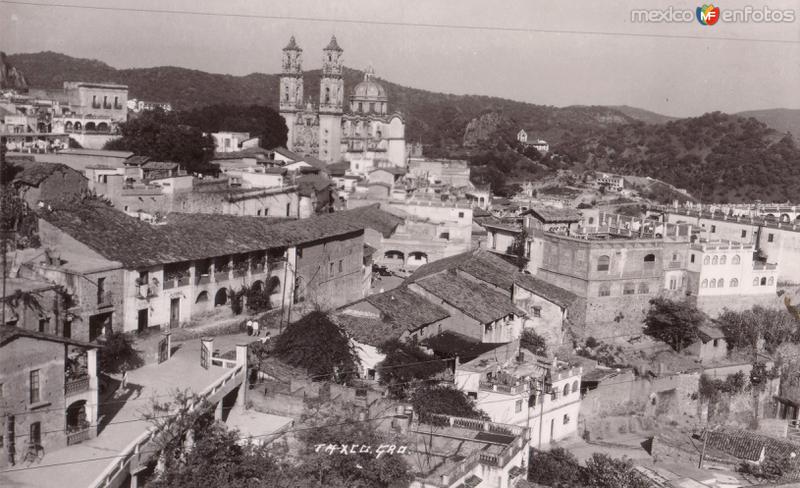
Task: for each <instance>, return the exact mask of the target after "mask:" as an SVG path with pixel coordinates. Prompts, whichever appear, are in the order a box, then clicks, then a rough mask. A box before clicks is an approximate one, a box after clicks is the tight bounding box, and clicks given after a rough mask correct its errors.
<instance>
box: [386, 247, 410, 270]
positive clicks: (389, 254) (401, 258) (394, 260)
mask: <svg viewBox="0 0 800 488" xmlns="http://www.w3.org/2000/svg"><path fill="white" fill-rule="evenodd" d="M383 259H384V261H386V262H387V263H389V264H396V265H398V266H400V265H402V264H404V263H405V262H406V255H405V253H403V252H402V251H398V250H395V249H390V250H388V251H386V252H385V253H383Z"/></svg>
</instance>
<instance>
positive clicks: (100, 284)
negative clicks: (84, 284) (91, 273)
mask: <svg viewBox="0 0 800 488" xmlns="http://www.w3.org/2000/svg"><path fill="white" fill-rule="evenodd" d="M105 293H106V279H105V278H98V279H97V304H98V305H99V304H101V303H103V295H105Z"/></svg>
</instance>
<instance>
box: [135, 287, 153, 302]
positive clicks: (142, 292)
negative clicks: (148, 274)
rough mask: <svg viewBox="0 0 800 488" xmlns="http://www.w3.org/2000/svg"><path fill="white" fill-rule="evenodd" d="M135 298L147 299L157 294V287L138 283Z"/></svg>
mask: <svg viewBox="0 0 800 488" xmlns="http://www.w3.org/2000/svg"><path fill="white" fill-rule="evenodd" d="M138 287H139V290H138V292H137V294H136V296H137V298H141V299H144V300H146V299H148V298H153V297H155V296H158V288H157V287H155V286H152V285H138Z"/></svg>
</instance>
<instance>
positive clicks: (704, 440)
mask: <svg viewBox="0 0 800 488" xmlns="http://www.w3.org/2000/svg"><path fill="white" fill-rule="evenodd" d="M707 442H708V431H707V430H706V428H705V427H703V450H702V451H700V462H699V463H698V464H697V468H698V469H703V459H704V458H705V457H706V443H707Z"/></svg>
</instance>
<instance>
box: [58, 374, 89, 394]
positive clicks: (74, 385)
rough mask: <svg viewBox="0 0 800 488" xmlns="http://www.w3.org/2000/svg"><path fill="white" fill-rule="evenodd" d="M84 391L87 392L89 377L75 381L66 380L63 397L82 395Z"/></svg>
mask: <svg viewBox="0 0 800 488" xmlns="http://www.w3.org/2000/svg"><path fill="white" fill-rule="evenodd" d="M84 391H89V377H88V376H86V377H84V378H78V379H76V380H67V381H66V383H64V395H65V396H70V395H77V394H78V393H83V392H84Z"/></svg>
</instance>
